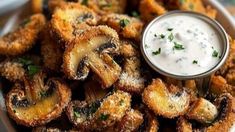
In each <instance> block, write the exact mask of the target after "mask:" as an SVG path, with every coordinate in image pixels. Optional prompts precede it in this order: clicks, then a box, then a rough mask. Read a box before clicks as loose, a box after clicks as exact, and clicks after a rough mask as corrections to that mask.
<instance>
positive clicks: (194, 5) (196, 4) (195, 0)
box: [165, 0, 217, 18]
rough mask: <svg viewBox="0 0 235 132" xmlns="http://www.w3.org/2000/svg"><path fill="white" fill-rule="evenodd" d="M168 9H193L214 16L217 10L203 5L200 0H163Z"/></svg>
mask: <svg viewBox="0 0 235 132" xmlns="http://www.w3.org/2000/svg"><path fill="white" fill-rule="evenodd" d="M165 4H166V6H167V7H168V8H169V9H170V10H186V11H195V12H198V13H202V14H205V15H207V16H209V17H211V18H215V17H216V14H217V11H216V10H215V9H213V8H212V7H211V6H204V5H203V2H202V0H165Z"/></svg>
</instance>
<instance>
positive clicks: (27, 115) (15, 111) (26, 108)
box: [5, 78, 71, 127]
mask: <svg viewBox="0 0 235 132" xmlns="http://www.w3.org/2000/svg"><path fill="white" fill-rule="evenodd" d="M43 80H44V79H43V78H37V79H34V81H33V82H32V83H30V84H28V83H25V86H24V88H18V87H15V88H13V89H12V90H11V91H10V92H9V93H8V94H7V96H6V100H5V101H6V108H7V112H8V114H9V116H10V117H11V118H12V119H13V120H15V121H16V123H18V124H21V125H24V126H28V127H32V126H38V125H44V124H46V123H48V122H50V121H51V120H53V119H55V118H57V117H58V116H60V114H61V113H62V111H63V109H64V108H65V107H66V106H67V104H68V103H69V101H70V96H71V91H70V89H69V88H68V86H67V85H66V84H65V83H63V82H61V81H59V80H57V79H49V80H48V81H47V83H46V84H45V85H44V83H43ZM22 87H23V86H22ZM24 89H25V90H24Z"/></svg>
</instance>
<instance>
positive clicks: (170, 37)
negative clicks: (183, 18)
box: [168, 33, 174, 41]
mask: <svg viewBox="0 0 235 132" xmlns="http://www.w3.org/2000/svg"><path fill="white" fill-rule="evenodd" d="M168 39H169V40H170V41H172V40H173V39H174V35H173V33H171V34H170V35H169V36H168Z"/></svg>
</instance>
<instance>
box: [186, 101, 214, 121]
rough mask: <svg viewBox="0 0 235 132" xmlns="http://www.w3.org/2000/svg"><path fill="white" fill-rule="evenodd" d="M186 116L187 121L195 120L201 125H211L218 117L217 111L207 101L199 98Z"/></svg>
mask: <svg viewBox="0 0 235 132" xmlns="http://www.w3.org/2000/svg"><path fill="white" fill-rule="evenodd" d="M186 115H187V117H188V118H189V119H193V120H197V121H198V122H200V123H202V124H205V123H212V122H213V121H214V120H215V118H216V117H217V115H218V110H217V108H216V106H215V105H213V104H212V103H211V102H209V101H208V100H206V99H204V98H199V99H198V100H196V101H195V102H194V103H193V104H192V106H191V107H190V109H189V111H188V113H187V114H186Z"/></svg>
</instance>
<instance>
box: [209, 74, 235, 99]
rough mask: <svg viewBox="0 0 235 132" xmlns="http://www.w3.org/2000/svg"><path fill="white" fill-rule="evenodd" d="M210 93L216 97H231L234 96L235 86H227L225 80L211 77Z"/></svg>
mask: <svg viewBox="0 0 235 132" xmlns="http://www.w3.org/2000/svg"><path fill="white" fill-rule="evenodd" d="M210 93H211V94H212V95H214V96H218V95H221V94H223V93H230V94H231V95H232V96H235V86H232V85H230V84H228V83H227V80H226V79H224V78H223V77H222V76H212V77H211V87H210Z"/></svg>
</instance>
